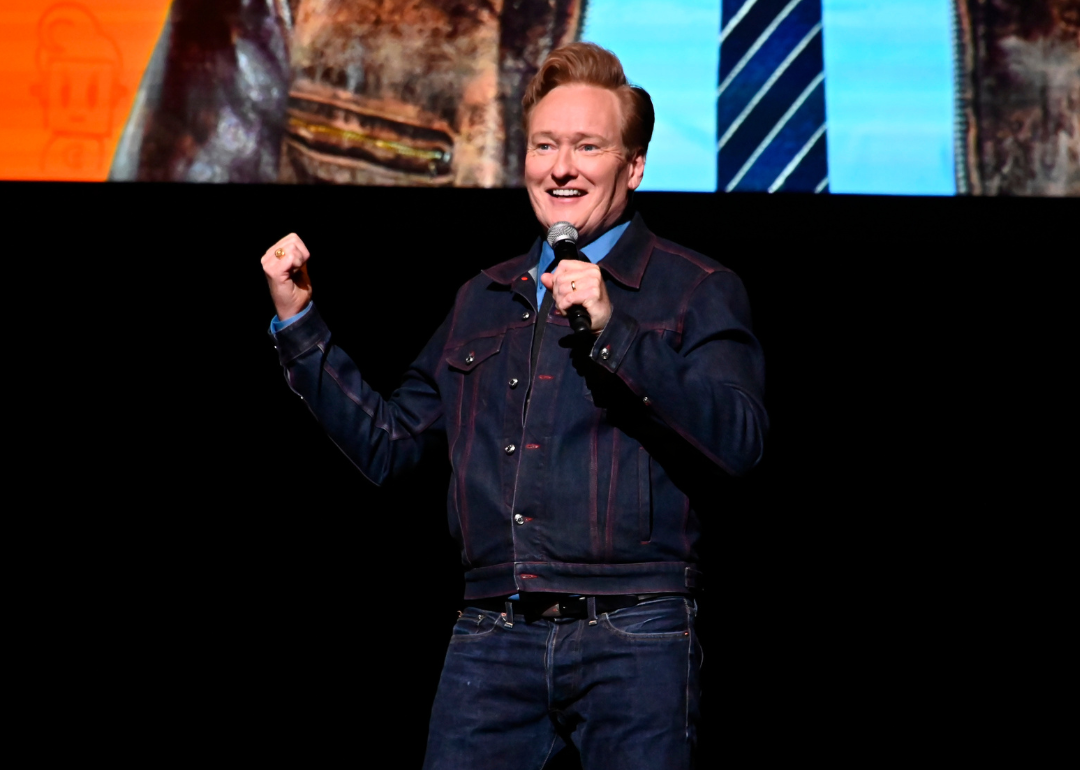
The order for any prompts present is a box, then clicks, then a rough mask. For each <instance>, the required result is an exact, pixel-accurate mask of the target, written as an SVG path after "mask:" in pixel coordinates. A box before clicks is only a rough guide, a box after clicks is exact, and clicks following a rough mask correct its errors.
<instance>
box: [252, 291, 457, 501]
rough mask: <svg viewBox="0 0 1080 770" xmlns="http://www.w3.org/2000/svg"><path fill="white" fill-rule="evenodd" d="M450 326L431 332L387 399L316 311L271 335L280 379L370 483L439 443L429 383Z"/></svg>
mask: <svg viewBox="0 0 1080 770" xmlns="http://www.w3.org/2000/svg"><path fill="white" fill-rule="evenodd" d="M448 328H449V321H447V322H444V323H443V325H442V326H441V327H440V328H439V330H438V331H437V332H436V334H435V336H434V337H432V339H431V340H430V341H429V342H428V344H427V346H426V347H425V348H424V350H423V352H422V353H421V354H420V357H419V358H417V360H416V361H415V362H414V363H413V364H412V366H410V367H409V370H408V372H407V373H406V375H405V378H404V380H403V382H402V384H401V385H400V387H398V389H397V390H396V391H394V394H393V395H392V396H391V397H390V398H388V399H386V398H383V397H382V396H381V395H380V394H379V393H378V392H377V391H375V390H374V389H372V388H371V386H370V385H368V384H367V383H366V382H365V381H364V380H363V378H362V377H361V376H360V371H359V369H358V368H357V366H356V364H355V363H353V361H352V359H351V358H349V356H348V355H346V354H345V353H344V351H342V350H341V348H339V347H337V345H335V344H334V341H333V338H332V335H331V334H330V330H329V329H328V328H327V326H326V323H325V322H324V321H323V320H322V317H321V316H320V315H319V311H318V308H317V307H315V306H312V307H311V310H310V312H308V313H306V314H305V315H304V317H303V318H301V319H300V320H298V321H297V322H296V323H293V324H290V325H289V326H287V327H286V328H284V329H282V330H280V331H279V332H278V333H277V334H276V335H273V337H274V339H275V340H276V342H277V348H278V357H279V359H280V361H281V365H282V367H283V368H284V370H285V379H286V381H287V382H288V383H289V387H290V388H291V389H292V390H293V392H294V393H296V394H297V395H299V396H300V398H302V399H303V400H304V403H305V404H307V407H308V409H309V410H311V413H312V414H313V415H315V419H317V420H318V421H319V424H320V425H321V426H322V427H323V430H325V431H326V433H327V435H328V436H330V438H331V440H332V441H333V442H334V443H335V444H337V446H338V448H339V449H341V451H342V452H344V453H345V455H346V456H347V457H348V458H349V459H350V460H351V461H352V462H353V464H354V465H356V467H357V468H358V469H359V470H360V472H361V473H363V474H364V476H366V477H367V478H368V480H370V481H372V482H373V483H375V484H382V483H383V482H385V481H386V480H388V479H390V478H394V477H397V476H399V475H401V474H402V473H404V472H406V471H408V470H409V469H411V468H412V467H414V466H415V465H416V464H417V463H418V462H419V461H420V459H421V457H422V455H423V454H424V452H425V451H426V450H428V449H429V448H430V447H431V445H432V444H435V443H438V442H441V441H442V440H444V438H443V437H444V435H445V426H444V423H443V407H442V401H441V399H440V397H439V391H438V387H437V385H436V383H435V374H434V373H435V371H436V370H435V366H436V364H435V362H436V361H438V360H439V356H440V352H441V351H442V348H443V345H444V342H445V338H446V335H447V333H448Z"/></svg>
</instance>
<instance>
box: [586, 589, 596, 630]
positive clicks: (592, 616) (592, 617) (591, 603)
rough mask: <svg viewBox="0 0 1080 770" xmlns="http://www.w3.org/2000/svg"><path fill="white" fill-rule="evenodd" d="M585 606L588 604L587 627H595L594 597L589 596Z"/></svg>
mask: <svg viewBox="0 0 1080 770" xmlns="http://www.w3.org/2000/svg"><path fill="white" fill-rule="evenodd" d="M586 604H588V606H589V625H590V626H595V625H596V597H595V596H590V597H589V598H588V600H587V601H586Z"/></svg>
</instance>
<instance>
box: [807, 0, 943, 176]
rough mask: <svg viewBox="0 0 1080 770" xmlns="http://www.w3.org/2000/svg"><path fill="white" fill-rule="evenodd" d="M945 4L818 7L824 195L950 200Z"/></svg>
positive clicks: (910, 0) (831, 1) (892, 0)
mask: <svg viewBox="0 0 1080 770" xmlns="http://www.w3.org/2000/svg"><path fill="white" fill-rule="evenodd" d="M951 14H952V9H951V4H950V2H949V0H877V2H866V1H864V0H822V20H823V23H824V46H825V105H826V114H827V116H828V125H829V133H828V142H829V145H828V146H829V188H830V190H831V191H832V192H834V193H876V194H900V195H954V194H955V193H956V176H955V149H954V144H953V138H954V122H955V84H954V75H953V40H952V15H951Z"/></svg>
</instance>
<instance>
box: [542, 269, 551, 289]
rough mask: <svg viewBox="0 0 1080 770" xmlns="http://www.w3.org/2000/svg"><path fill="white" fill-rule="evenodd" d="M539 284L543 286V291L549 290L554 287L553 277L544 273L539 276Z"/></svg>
mask: <svg viewBox="0 0 1080 770" xmlns="http://www.w3.org/2000/svg"><path fill="white" fill-rule="evenodd" d="M540 283H542V284H544V288H545V289H551V287H552V286H554V285H555V276H553V275H552V274H551V273H544V274H543V275H541V276H540Z"/></svg>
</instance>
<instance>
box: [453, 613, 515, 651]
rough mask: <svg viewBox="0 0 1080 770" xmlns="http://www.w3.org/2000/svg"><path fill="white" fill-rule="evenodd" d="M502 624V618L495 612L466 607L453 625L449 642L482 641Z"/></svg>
mask: <svg viewBox="0 0 1080 770" xmlns="http://www.w3.org/2000/svg"><path fill="white" fill-rule="evenodd" d="M502 623H503V620H502V616H501V615H499V614H498V613H495V612H488V611H485V610H480V609H477V608H475V607H466V608H465V609H464V610H463V611H462V613H461V617H459V618H458V619H457V622H456V623H454V630H453V631H452V632H451V633H450V642H451V644H452V643H454V642H467V641H474V640H477V639H483V638H484V637H486V636H488V635H490V634H491V632H492V631H494V630H495V629H496V628H498V627H499V626H501V625H502Z"/></svg>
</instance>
